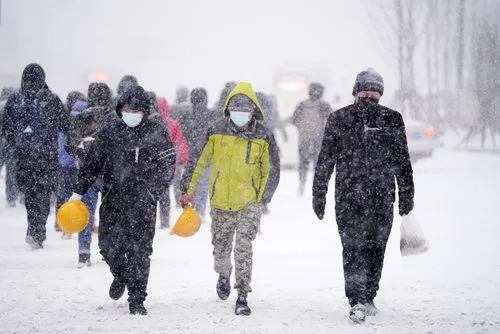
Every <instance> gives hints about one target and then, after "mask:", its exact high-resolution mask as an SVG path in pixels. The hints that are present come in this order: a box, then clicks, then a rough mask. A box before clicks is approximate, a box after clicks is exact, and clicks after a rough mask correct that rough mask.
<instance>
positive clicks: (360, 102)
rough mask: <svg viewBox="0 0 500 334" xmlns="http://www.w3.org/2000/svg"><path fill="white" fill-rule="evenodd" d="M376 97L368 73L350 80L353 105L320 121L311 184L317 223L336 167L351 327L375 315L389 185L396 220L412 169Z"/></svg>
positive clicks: (391, 114)
mask: <svg viewBox="0 0 500 334" xmlns="http://www.w3.org/2000/svg"><path fill="white" fill-rule="evenodd" d="M383 92H384V86H383V79H382V77H381V76H380V75H379V74H378V73H377V72H375V71H374V70H373V69H368V70H366V71H363V72H361V73H360V74H358V76H357V79H356V83H355V85H354V89H353V95H354V96H355V97H356V102H355V103H354V104H352V105H349V106H347V107H345V108H342V109H340V110H338V111H336V112H334V113H333V114H332V115H331V116H330V117H329V118H328V121H327V124H326V128H325V134H324V138H323V143H322V146H321V152H320V154H319V158H318V162H317V166H316V171H315V175H314V182H313V208H314V212H315V213H316V215H317V216H318V218H319V219H323V215H324V210H325V204H326V193H327V191H328V182H329V180H330V176H331V175H332V172H333V169H334V167H336V179H335V213H336V220H337V225H338V229H339V234H340V238H341V242H342V247H343V259H344V277H345V292H346V296H347V298H348V299H349V303H350V305H351V307H352V309H351V312H350V318H351V319H352V320H353V321H355V322H361V321H364V319H365V315H366V314H368V315H374V314H376V313H377V309H376V308H375V305H374V304H373V299H374V298H375V296H376V294H377V290H378V288H379V281H380V277H381V273H382V266H383V261H384V253H385V247H386V244H387V239H388V238H389V234H390V232H391V227H392V220H393V203H394V199H395V180H396V181H397V184H398V189H399V193H398V197H399V214H400V215H407V214H409V213H410V211H411V210H412V209H413V196H414V185H413V171H412V166H411V163H410V157H409V154H408V147H407V142H406V133H405V126H404V123H403V118H402V117H401V114H399V113H398V112H397V111H394V110H391V109H389V108H386V107H384V106H382V105H380V104H378V101H379V99H380V97H381V95H382V94H383Z"/></svg>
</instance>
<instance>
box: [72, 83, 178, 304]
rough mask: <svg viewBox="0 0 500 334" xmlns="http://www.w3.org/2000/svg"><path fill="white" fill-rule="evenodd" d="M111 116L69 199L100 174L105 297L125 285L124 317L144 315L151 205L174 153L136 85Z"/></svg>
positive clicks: (162, 188) (116, 294) (113, 295)
mask: <svg viewBox="0 0 500 334" xmlns="http://www.w3.org/2000/svg"><path fill="white" fill-rule="evenodd" d="M116 112H117V114H118V116H119V118H120V119H117V120H115V121H112V122H110V123H109V124H108V125H107V126H106V127H105V128H103V129H102V130H101V131H100V132H99V133H98V134H97V135H96V136H95V140H94V141H93V143H92V145H91V147H90V149H89V152H88V153H87V155H86V157H85V160H84V163H83V165H82V166H81V169H80V173H79V177H78V184H77V186H76V188H75V194H73V196H72V199H79V198H81V195H82V194H85V193H86V192H87V190H88V189H89V188H90V187H91V185H92V184H93V183H94V182H95V180H96V179H97V177H98V176H100V175H101V174H103V179H104V189H103V191H102V194H103V196H102V202H101V206H100V210H99V216H100V223H99V248H100V249H101V254H102V256H103V257H104V259H105V260H106V262H107V263H108V265H109V267H110V270H111V273H112V274H113V276H114V280H113V283H112V284H111V287H110V290H109V295H110V297H111V298H112V299H115V300H117V299H119V298H120V297H121V296H122V295H123V293H124V291H125V287H127V289H128V294H129V298H128V301H129V308H130V313H131V314H147V311H146V309H145V308H144V305H143V303H144V300H145V299H146V296H147V293H146V288H147V283H148V278H149V267H150V256H151V254H152V252H153V238H154V234H155V222H156V203H157V201H158V199H159V198H160V196H161V195H162V194H164V193H165V191H166V189H168V186H169V183H170V181H171V179H172V177H173V174H174V168H175V160H176V159H175V151H174V149H173V146H172V143H171V141H170V138H169V136H168V133H167V130H166V128H165V126H164V125H163V124H160V123H158V122H155V121H153V120H151V119H149V118H148V115H149V112H150V98H149V96H148V94H147V93H146V92H145V91H144V89H143V88H142V87H141V86H137V87H133V88H131V89H129V90H128V91H126V92H125V93H124V94H123V95H122V96H121V97H120V100H119V101H118V104H117V107H116Z"/></svg>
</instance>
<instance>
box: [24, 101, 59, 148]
mask: <svg viewBox="0 0 500 334" xmlns="http://www.w3.org/2000/svg"><path fill="white" fill-rule="evenodd" d="M18 101H19V107H18V108H17V115H16V116H17V124H16V129H15V146H16V148H18V149H23V150H30V151H38V152H41V151H43V150H44V149H45V148H47V147H48V146H50V144H51V133H50V124H49V120H48V119H47V118H48V117H47V114H46V108H45V105H46V104H47V101H46V100H45V99H39V98H36V99H34V100H29V99H27V98H25V97H24V96H20V97H19V99H18Z"/></svg>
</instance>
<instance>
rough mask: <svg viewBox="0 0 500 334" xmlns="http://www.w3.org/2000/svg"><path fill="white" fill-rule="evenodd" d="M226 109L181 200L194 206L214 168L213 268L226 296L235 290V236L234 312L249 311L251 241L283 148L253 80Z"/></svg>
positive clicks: (272, 186) (276, 175) (188, 175)
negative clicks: (197, 188)
mask: <svg viewBox="0 0 500 334" xmlns="http://www.w3.org/2000/svg"><path fill="white" fill-rule="evenodd" d="M223 113H224V118H223V119H222V120H220V121H218V122H216V123H215V124H214V125H213V126H212V128H211V129H210V130H209V131H208V134H207V139H206V143H205V145H204V148H203V151H202V152H201V154H200V156H199V157H198V158H197V159H196V157H195V160H193V161H191V164H190V167H189V168H188V170H187V172H186V174H185V175H184V182H183V185H184V193H185V194H184V195H183V196H182V198H181V204H182V205H183V206H186V205H188V204H189V203H191V204H192V202H193V197H192V195H193V192H194V189H195V186H196V183H197V182H198V179H199V178H200V175H201V174H202V173H203V170H204V169H205V167H206V166H209V168H210V179H209V198H210V207H211V212H210V215H211V217H212V227H211V232H212V244H213V246H214V269H215V271H216V272H217V273H218V274H219V279H218V281H217V286H216V289H217V294H218V295H219V298H220V299H222V300H225V299H227V298H228V297H229V294H230V291H231V285H230V277H231V272H232V265H231V252H232V247H233V238H234V236H235V235H236V238H235V240H236V241H235V247H234V261H235V276H236V284H235V289H237V290H238V299H237V301H236V307H235V313H236V314H237V315H249V314H250V313H251V310H250V308H249V307H248V304H247V294H248V293H249V292H251V291H252V289H251V288H250V282H251V277H252V257H253V252H252V241H253V240H254V239H255V237H256V235H257V232H258V230H259V225H260V218H261V215H262V210H263V208H264V205H266V204H267V203H269V202H270V201H271V198H272V197H273V194H274V191H275V190H276V187H277V186H278V183H279V178H280V161H279V152H278V148H277V146H276V142H275V140H274V137H273V135H272V133H271V131H269V130H268V129H267V128H266V127H265V126H264V125H263V124H262V123H261V121H263V120H264V113H263V111H262V108H261V107H260V105H259V102H258V100H257V97H256V95H255V92H254V91H253V89H252V86H251V85H250V84H249V83H245V82H242V83H239V84H238V85H237V86H236V87H235V88H234V89H233V90H232V91H231V93H230V94H229V95H228V97H227V99H226V102H225V104H224V109H223Z"/></svg>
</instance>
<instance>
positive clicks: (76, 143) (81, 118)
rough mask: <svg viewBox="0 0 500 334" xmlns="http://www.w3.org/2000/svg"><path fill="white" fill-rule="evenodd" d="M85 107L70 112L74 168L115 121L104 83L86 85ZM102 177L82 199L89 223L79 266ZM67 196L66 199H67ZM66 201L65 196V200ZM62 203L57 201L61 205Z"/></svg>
mask: <svg viewBox="0 0 500 334" xmlns="http://www.w3.org/2000/svg"><path fill="white" fill-rule="evenodd" d="M87 95H88V104H86V108H85V109H84V110H83V111H82V112H72V114H73V126H72V128H71V131H70V137H69V140H68V142H67V144H66V148H67V149H68V151H69V152H70V154H71V155H72V156H74V157H75V158H76V166H77V168H79V167H80V166H82V165H83V164H84V161H85V158H86V156H87V154H88V152H89V150H90V147H91V145H92V142H93V141H94V140H95V138H96V136H97V134H98V133H99V132H100V131H101V130H102V129H104V128H105V127H106V126H107V124H109V123H110V122H113V120H117V119H118V116H117V115H116V113H115V112H112V110H111V105H112V96H111V89H110V88H109V86H108V85H107V84H105V83H103V82H92V83H90V84H89V87H88V90H87ZM77 174H78V173H76V175H75V176H74V178H73V182H72V183H71V185H72V186H71V187H68V188H69V189H70V190H69V191H70V192H69V195H71V191H72V189H73V187H74V185H75V184H76V178H77ZM102 182H103V181H102V178H101V177H99V178H98V179H97V180H96V182H94V184H92V186H91V187H90V189H89V190H88V191H87V192H86V193H85V195H84V196H83V199H82V200H83V202H84V203H85V204H86V205H87V207H88V208H89V211H90V220H89V224H87V227H86V228H85V229H84V230H83V231H81V232H80V233H78V267H79V268H82V267H88V266H90V265H91V261H90V257H91V256H90V255H91V253H90V250H91V248H90V245H91V243H92V229H93V227H94V223H95V211H96V207H97V200H98V197H99V192H101V190H102ZM69 195H68V197H69ZM64 200H67V197H66V198H65V199H64ZM63 202H64V201H62V202H60V204H62V203H63Z"/></svg>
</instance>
